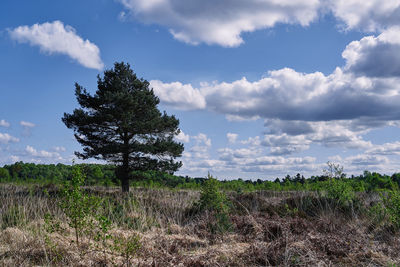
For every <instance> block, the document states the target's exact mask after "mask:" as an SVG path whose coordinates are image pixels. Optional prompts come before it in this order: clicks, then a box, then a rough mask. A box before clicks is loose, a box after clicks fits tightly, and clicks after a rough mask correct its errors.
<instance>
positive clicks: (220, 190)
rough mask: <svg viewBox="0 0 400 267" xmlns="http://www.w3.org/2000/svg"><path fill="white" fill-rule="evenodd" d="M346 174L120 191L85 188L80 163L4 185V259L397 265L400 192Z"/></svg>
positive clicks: (0, 200) (14, 262)
mask: <svg viewBox="0 0 400 267" xmlns="http://www.w3.org/2000/svg"><path fill="white" fill-rule="evenodd" d="M343 179H347V178H334V177H328V178H327V180H326V181H325V183H326V185H327V186H325V187H321V188H320V189H318V190H305V189H303V190H283V189H282V188H281V189H280V190H277V189H275V190H271V189H268V190H267V189H264V190H263V189H254V190H248V188H246V187H243V188H236V189H235V190H228V189H226V188H224V186H223V183H222V182H220V181H218V180H216V179H214V178H212V177H211V176H209V177H208V178H207V179H204V181H202V182H201V183H200V185H199V186H198V188H194V189H178V188H176V187H175V188H173V187H167V186H164V187H156V186H133V187H132V188H131V191H130V192H129V193H121V192H120V188H119V187H115V186H107V187H106V186H85V180H84V175H83V174H82V172H81V170H80V168H79V167H78V166H76V167H75V168H74V169H73V170H72V176H71V178H70V179H69V180H68V182H67V183H56V184H53V183H47V184H43V183H42V184H37V183H25V184H24V183H18V184H17V183H10V182H3V183H1V184H0V231H1V233H0V265H2V266H37V265H40V266H397V265H398V264H400V242H399V237H400V235H399V231H398V230H399V228H400V193H399V192H398V190H397V189H396V188H393V189H390V190H389V189H386V190H364V191H356V190H354V188H353V187H351V186H349V182H348V180H343ZM307 180H308V179H306V183H308V181H307ZM292 182H293V181H292ZM293 183H294V182H293ZM243 184H245V183H243ZM394 187H395V186H394ZM300 188H301V187H300Z"/></svg>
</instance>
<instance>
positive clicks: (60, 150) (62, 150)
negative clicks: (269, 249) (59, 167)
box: [53, 146, 67, 152]
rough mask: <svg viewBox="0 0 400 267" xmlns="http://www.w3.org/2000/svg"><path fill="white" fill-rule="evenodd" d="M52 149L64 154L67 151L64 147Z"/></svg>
mask: <svg viewBox="0 0 400 267" xmlns="http://www.w3.org/2000/svg"><path fill="white" fill-rule="evenodd" d="M53 149H54V151H56V152H65V151H67V149H66V148H65V147H63V146H55V147H53Z"/></svg>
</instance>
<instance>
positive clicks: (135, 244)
mask: <svg viewBox="0 0 400 267" xmlns="http://www.w3.org/2000/svg"><path fill="white" fill-rule="evenodd" d="M140 240H141V238H140V236H139V235H138V234H131V235H129V236H125V235H120V236H115V237H114V250H115V251H117V252H118V253H120V254H121V256H122V257H124V259H125V264H126V266H128V267H129V266H130V261H131V259H132V258H133V257H134V256H135V255H136V254H137V253H138V252H139V250H140V248H141V247H142V243H141V241H140Z"/></svg>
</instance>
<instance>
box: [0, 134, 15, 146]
mask: <svg viewBox="0 0 400 267" xmlns="http://www.w3.org/2000/svg"><path fill="white" fill-rule="evenodd" d="M16 142H19V139H18V138H16V137H14V136H11V135H9V134H8V133H0V143H1V144H8V143H16Z"/></svg>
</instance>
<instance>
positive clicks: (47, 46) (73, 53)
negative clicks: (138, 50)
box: [9, 20, 104, 70]
mask: <svg viewBox="0 0 400 267" xmlns="http://www.w3.org/2000/svg"><path fill="white" fill-rule="evenodd" d="M9 34H10V36H11V38H12V39H14V40H16V41H18V42H20V43H29V44H30V45H32V46H39V47H40V49H41V51H43V52H46V53H49V54H53V53H56V54H64V55H67V56H69V57H71V58H72V59H74V60H76V61H77V62H78V63H79V64H81V65H83V66H84V67H87V68H92V69H97V70H101V69H103V67H104V64H103V62H102V60H101V58H100V49H99V48H98V47H97V46H96V45H95V44H93V43H91V42H90V41H89V40H83V39H82V37H80V36H79V35H77V33H76V31H75V29H74V28H72V27H71V26H69V25H65V26H64V24H63V22H61V21H58V20H56V21H53V22H45V23H43V24H34V25H32V26H19V27H17V28H15V29H12V30H9Z"/></svg>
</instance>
